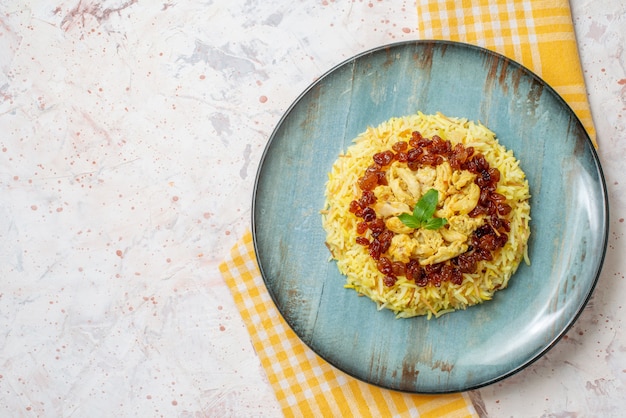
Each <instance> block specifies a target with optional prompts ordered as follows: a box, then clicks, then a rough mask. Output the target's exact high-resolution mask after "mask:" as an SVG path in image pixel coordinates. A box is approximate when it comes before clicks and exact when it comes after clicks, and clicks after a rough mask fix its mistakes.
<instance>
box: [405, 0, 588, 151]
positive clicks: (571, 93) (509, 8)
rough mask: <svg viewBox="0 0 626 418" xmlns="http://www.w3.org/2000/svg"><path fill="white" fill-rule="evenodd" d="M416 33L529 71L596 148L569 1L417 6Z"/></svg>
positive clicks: (450, 0) (472, 0)
mask: <svg viewBox="0 0 626 418" xmlns="http://www.w3.org/2000/svg"><path fill="white" fill-rule="evenodd" d="M417 33H418V36H419V37H420V38H423V39H446V40H452V41H460V42H466V43H471V44H475V45H478V46H482V47H484V48H487V49H490V50H492V51H495V52H498V53H500V54H502V55H505V56H507V57H509V58H511V59H513V60H515V61H517V62H519V63H520V64H522V65H524V66H525V67H527V68H528V69H530V70H531V71H533V72H534V73H535V74H537V75H538V76H539V77H541V78H542V79H543V80H544V81H546V82H547V83H548V84H549V85H550V86H551V87H552V88H553V89H555V90H556V91H557V93H559V95H560V96H561V97H562V98H563V99H564V100H565V101H566V102H567V103H568V104H569V106H570V107H571V108H572V110H573V111H574V113H576V115H577V116H578V118H579V119H580V121H581V122H582V124H583V126H584V127H585V129H586V130H587V133H588V134H589V137H590V138H591V140H592V142H593V144H594V146H596V147H597V142H596V134H595V129H594V126H593V120H592V118H591V111H590V109H589V101H588V100H587V93H586V89H585V81H584V78H583V72H582V68H581V65H580V58H579V56H578V46H577V44H576V36H575V33H574V25H573V23H572V16H571V12H570V6H569V2H568V0H439V1H437V0H430V1H426V0H422V1H419V0H418V1H417Z"/></svg>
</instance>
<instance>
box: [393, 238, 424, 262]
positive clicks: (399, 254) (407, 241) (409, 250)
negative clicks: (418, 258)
mask: <svg viewBox="0 0 626 418" xmlns="http://www.w3.org/2000/svg"><path fill="white" fill-rule="evenodd" d="M416 246H417V241H415V240H414V239H412V237H411V236H410V235H406V234H398V235H395V236H394V237H393V238H392V239H391V246H390V247H389V254H391V255H392V258H393V261H401V262H403V263H408V262H409V261H410V260H411V255H412V254H413V250H414V249H415V247H416Z"/></svg>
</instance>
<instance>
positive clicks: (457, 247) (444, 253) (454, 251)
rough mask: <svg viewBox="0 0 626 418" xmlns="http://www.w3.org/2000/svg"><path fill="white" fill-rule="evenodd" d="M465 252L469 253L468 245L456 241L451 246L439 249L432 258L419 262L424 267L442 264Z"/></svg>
mask: <svg viewBox="0 0 626 418" xmlns="http://www.w3.org/2000/svg"><path fill="white" fill-rule="evenodd" d="M465 251H467V244H465V243H464V242H460V241H455V242H453V243H451V244H450V245H447V246H441V247H439V249H438V250H437V251H436V252H435V253H434V254H433V255H432V256H430V257H428V258H426V259H421V260H419V263H420V264H421V265H423V266H425V265H428V264H435V263H441V262H443V261H446V260H450V259H451V258H454V257H456V256H457V255H460V254H463V253H464V252H465Z"/></svg>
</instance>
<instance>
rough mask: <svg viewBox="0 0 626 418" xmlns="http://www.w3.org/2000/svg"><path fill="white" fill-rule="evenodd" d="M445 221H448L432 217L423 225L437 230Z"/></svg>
mask: <svg viewBox="0 0 626 418" xmlns="http://www.w3.org/2000/svg"><path fill="white" fill-rule="evenodd" d="M447 223H448V220H447V219H446V218H432V219H430V220H429V221H428V222H426V225H425V226H424V228H426V229H432V230H437V229H439V228H441V227H442V226H444V225H445V224H447Z"/></svg>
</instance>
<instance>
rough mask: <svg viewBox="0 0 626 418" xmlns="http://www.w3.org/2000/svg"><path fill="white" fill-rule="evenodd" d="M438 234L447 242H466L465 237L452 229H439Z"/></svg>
mask: <svg viewBox="0 0 626 418" xmlns="http://www.w3.org/2000/svg"><path fill="white" fill-rule="evenodd" d="M439 233H440V234H441V236H442V237H443V239H444V240H446V241H447V242H456V241H460V242H465V241H467V235H465V234H462V233H460V232H458V231H455V230H454V229H451V228H441V229H439Z"/></svg>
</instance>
